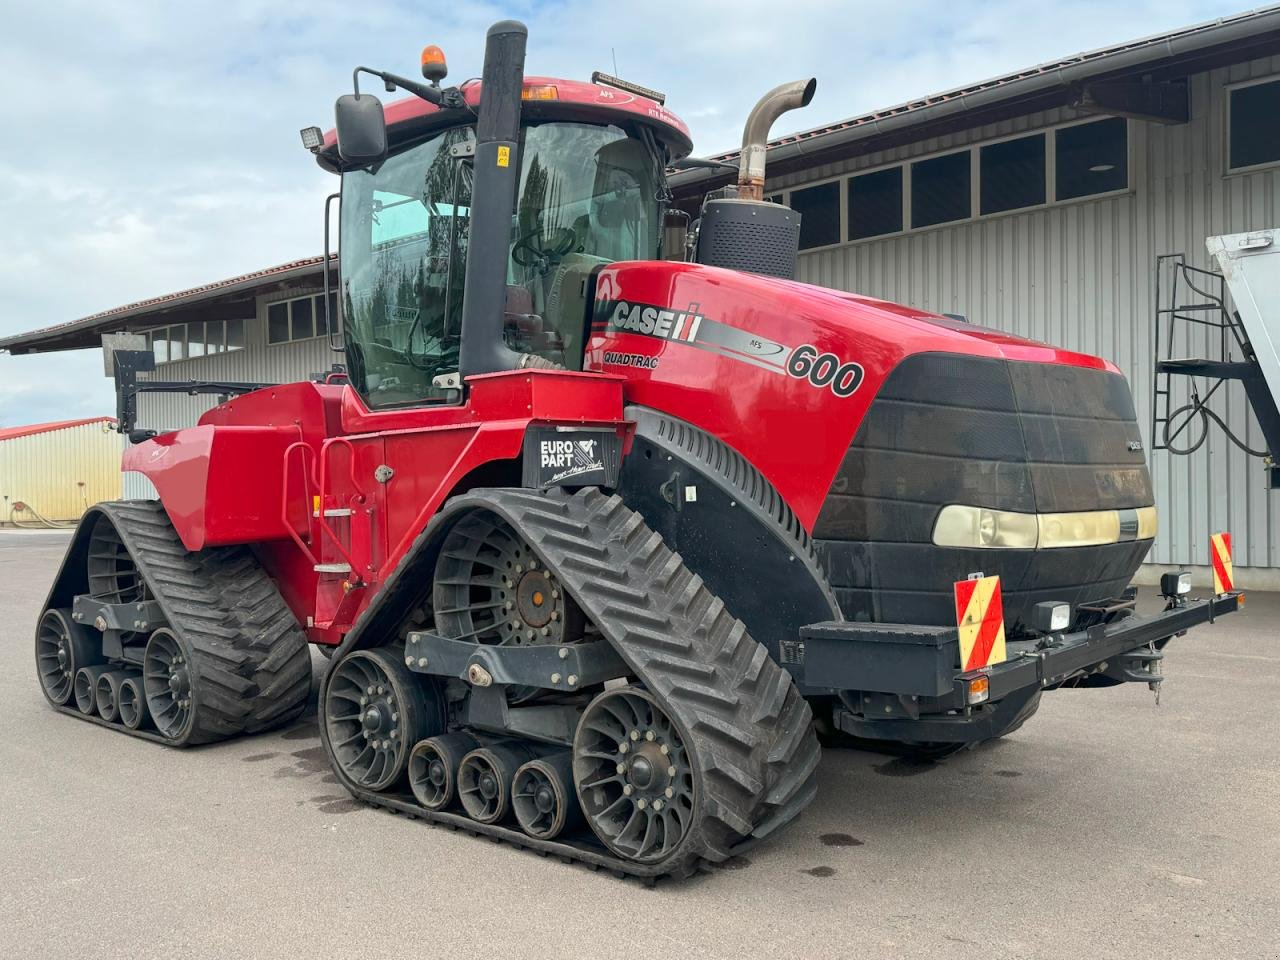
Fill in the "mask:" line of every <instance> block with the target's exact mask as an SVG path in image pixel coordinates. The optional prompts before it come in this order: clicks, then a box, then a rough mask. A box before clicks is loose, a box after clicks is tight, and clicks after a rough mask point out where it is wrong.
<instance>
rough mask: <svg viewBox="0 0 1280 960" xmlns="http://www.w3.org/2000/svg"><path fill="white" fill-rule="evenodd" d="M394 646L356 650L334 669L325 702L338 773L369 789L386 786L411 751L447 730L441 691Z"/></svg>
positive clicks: (397, 776)
mask: <svg viewBox="0 0 1280 960" xmlns="http://www.w3.org/2000/svg"><path fill="white" fill-rule="evenodd" d="M403 657H404V655H403V653H401V652H398V651H396V650H393V649H387V648H379V649H375V650H354V651H352V652H351V653H348V654H347V655H346V656H345V657H343V658H342V660H341V661H339V662H338V663H337V664H335V665H334V666H333V668H332V670H333V674H332V676H331V677H330V679H329V682H328V686H327V691H328V692H327V694H326V696H325V701H324V704H323V705H322V706H323V713H324V724H325V732H326V734H327V736H328V738H329V746H330V751H331V753H332V755H333V757H334V758H335V760H336V761H337V766H338V772H339V773H340V774H341V775H342V776H343V777H344V778H345V779H347V780H348V781H350V782H352V783H354V784H356V785H357V786H359V787H363V788H364V789H366V790H385V789H387V788H388V787H390V786H391V785H392V784H394V783H395V782H396V781H397V780H399V779H400V777H401V775H402V774H403V773H404V771H405V768H406V767H407V766H408V765H409V752H410V751H411V750H412V749H413V747H414V746H415V745H416V744H417V743H418V741H419V740H422V739H423V738H424V737H429V736H431V735H432V734H436V733H440V732H441V731H442V730H443V729H444V711H443V709H442V705H441V700H440V696H439V693H438V691H437V689H436V687H435V685H434V683H431V682H430V681H428V680H425V679H423V678H420V677H418V676H417V675H416V674H413V673H411V672H410V671H409V670H408V668H407V667H405V664H404V659H403Z"/></svg>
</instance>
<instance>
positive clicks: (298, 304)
mask: <svg viewBox="0 0 1280 960" xmlns="http://www.w3.org/2000/svg"><path fill="white" fill-rule="evenodd" d="M337 310H338V297H337V294H334V293H331V294H329V313H330V316H336V314H337ZM328 335H329V328H328V326H327V325H326V323H325V310H324V294H323V293H317V294H315V295H313V296H309V297H294V298H293V299H292V300H277V301H276V302H275V303H271V304H268V305H267V343H292V342H294V341H297V340H310V339H311V338H312V337H326V336H328Z"/></svg>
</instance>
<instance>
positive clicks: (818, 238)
mask: <svg viewBox="0 0 1280 960" xmlns="http://www.w3.org/2000/svg"><path fill="white" fill-rule="evenodd" d="M791 209H792V210H794V211H796V213H798V214H800V249H801V250H808V249H809V248H811V247H826V246H830V245H831V244H833V243H839V242H840V181H838V180H834V181H832V182H831V183H820V184H818V186H816V187H805V188H804V189H803V190H792V191H791Z"/></svg>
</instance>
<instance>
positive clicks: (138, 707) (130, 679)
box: [116, 673, 148, 730]
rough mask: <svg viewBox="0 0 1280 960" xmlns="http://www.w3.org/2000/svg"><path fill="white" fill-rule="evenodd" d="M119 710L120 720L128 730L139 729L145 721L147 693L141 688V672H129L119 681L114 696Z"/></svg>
mask: <svg viewBox="0 0 1280 960" xmlns="http://www.w3.org/2000/svg"><path fill="white" fill-rule="evenodd" d="M116 706H117V707H118V708H119V710H120V722H121V723H123V724H124V725H125V726H126V727H128V728H129V729H130V730H141V729H142V727H143V726H144V725H145V724H146V722H147V716H148V714H147V694H146V691H145V690H144V689H143V683H142V674H140V673H130V674H128V675H127V676H125V678H124V679H123V680H121V681H120V693H119V694H118V696H117V698H116Z"/></svg>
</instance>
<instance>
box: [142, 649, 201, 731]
mask: <svg viewBox="0 0 1280 960" xmlns="http://www.w3.org/2000/svg"><path fill="white" fill-rule="evenodd" d="M142 684H143V690H144V692H145V694H146V703H147V712H148V713H150V714H151V718H152V720H153V721H154V722H155V725H156V729H157V730H159V731H160V734H161V736H164V737H166V738H168V739H169V740H176V741H182V740H185V739H186V738H187V737H189V736H190V735H191V730H192V727H193V725H194V721H195V702H196V694H197V690H196V667H195V664H193V663H192V662H191V652H190V650H188V649H187V646H186V644H184V643H183V642H182V641H181V640H180V639H179V638H178V636H177V634H175V633H173V632H172V631H171V630H168V629H160V630H157V631H156V632H155V633H153V634H151V637H150V638H149V639H148V640H147V646H146V650H145V651H144V652H143V655H142Z"/></svg>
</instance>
